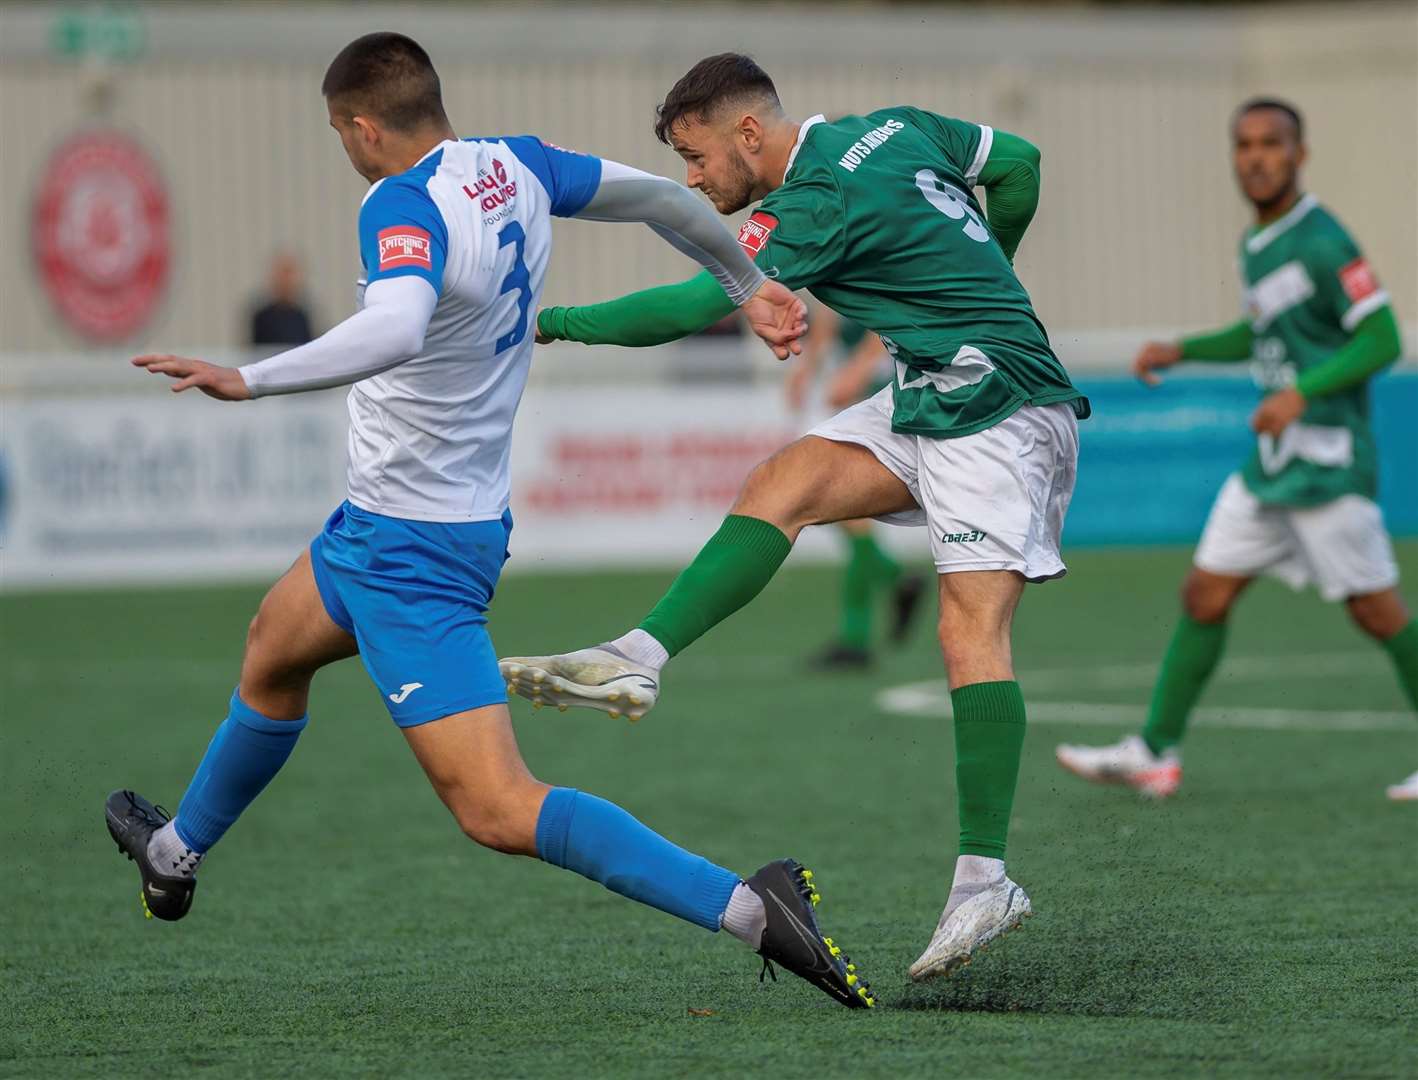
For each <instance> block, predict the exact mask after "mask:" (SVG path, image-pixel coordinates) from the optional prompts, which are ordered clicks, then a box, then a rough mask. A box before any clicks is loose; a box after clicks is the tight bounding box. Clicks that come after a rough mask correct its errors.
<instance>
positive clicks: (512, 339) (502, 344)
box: [494, 221, 532, 355]
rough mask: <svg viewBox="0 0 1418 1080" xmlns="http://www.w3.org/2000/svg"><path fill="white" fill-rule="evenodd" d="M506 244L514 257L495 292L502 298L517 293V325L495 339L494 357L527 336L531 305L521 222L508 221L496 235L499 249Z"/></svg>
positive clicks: (530, 287)
mask: <svg viewBox="0 0 1418 1080" xmlns="http://www.w3.org/2000/svg"><path fill="white" fill-rule="evenodd" d="M508 244H512V245H514V248H515V251H516V257H515V258H514V260H513V262H512V269H511V270H510V271H509V272H508V274H507V276H506V277H505V278H503V279H502V288H500V289H498V290H497V294H498V295H499V296H502V295H505V294H506V293H510V292H513V291H515V292H516V293H517V323H516V325H515V326H513V327H512V329H511V330H509V331H507V333H505V334H503V335H502V336H501V337H500V338H498V339H497V346H496V351H495V352H494V355H496V353H500V352H505V351H506V350H508V349H510V348H512V346H513V345H516V344H517V343H518V342H519V341H521V340H522V339H523V338H524V337H526V336H527V309H528V308H530V307H531V304H532V275H531V274H530V273H528V271H527V264H526V262H524V261H523V254H524V253H525V251H526V249H527V234H526V233H525V232H524V231H523V230H522V223H521V222H519V221H509V222H508V223H507V224H506V225H505V226H503V228H502V231H501V232H499V233H498V234H497V246H498V248H499V249H501V248H505V247H506V246H507V245H508Z"/></svg>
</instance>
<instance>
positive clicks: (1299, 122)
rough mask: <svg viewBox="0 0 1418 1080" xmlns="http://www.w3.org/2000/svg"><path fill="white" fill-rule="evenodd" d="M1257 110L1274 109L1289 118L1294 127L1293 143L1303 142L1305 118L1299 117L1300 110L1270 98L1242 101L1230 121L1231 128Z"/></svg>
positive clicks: (1278, 99)
mask: <svg viewBox="0 0 1418 1080" xmlns="http://www.w3.org/2000/svg"><path fill="white" fill-rule="evenodd" d="M1258 109H1274V110H1275V111H1276V112H1283V113H1284V114H1285V115H1286V116H1288V117H1289V118H1290V122H1291V123H1292V124H1294V125H1295V141H1296V142H1304V141H1305V118H1304V117H1302V116H1301V115H1300V110H1299V109H1297V108H1295V106H1293V105H1291V104H1290V103H1289V102H1288V101H1282V100H1281V99H1280V98H1272V97H1254V98H1251V99H1250V100H1249V101H1243V102H1241V104H1240V107H1239V108H1237V109H1236V112H1235V115H1234V116H1233V117H1232V119H1231V126H1232V127H1235V125H1236V121H1237V120H1239V119H1240V118H1241V117H1243V116H1245V115H1246V114H1247V113H1253V112H1255V111H1257V110H1258Z"/></svg>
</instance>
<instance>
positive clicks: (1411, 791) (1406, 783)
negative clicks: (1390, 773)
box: [1386, 772, 1418, 802]
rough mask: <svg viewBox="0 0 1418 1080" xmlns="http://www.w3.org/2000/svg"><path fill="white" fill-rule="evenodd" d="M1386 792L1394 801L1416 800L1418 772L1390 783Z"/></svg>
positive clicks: (1417, 794) (1417, 798) (1417, 800)
mask: <svg viewBox="0 0 1418 1080" xmlns="http://www.w3.org/2000/svg"><path fill="white" fill-rule="evenodd" d="M1386 794H1387V795H1388V797H1389V798H1390V799H1392V800H1393V801H1394V802H1418V772H1416V773H1414V774H1413V775H1412V776H1410V777H1409V778H1408V779H1407V780H1401V781H1399V782H1398V783H1397V784H1390V785H1389V786H1388V789H1387V791H1386Z"/></svg>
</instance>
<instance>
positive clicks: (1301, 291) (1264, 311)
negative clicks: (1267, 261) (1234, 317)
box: [1246, 259, 1315, 330]
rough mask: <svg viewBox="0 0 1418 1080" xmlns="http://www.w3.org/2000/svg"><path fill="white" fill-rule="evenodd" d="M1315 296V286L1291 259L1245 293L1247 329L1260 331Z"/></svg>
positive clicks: (1300, 266)
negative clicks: (1247, 315) (1248, 320)
mask: <svg viewBox="0 0 1418 1080" xmlns="http://www.w3.org/2000/svg"><path fill="white" fill-rule="evenodd" d="M1314 295H1315V283H1314V281H1312V280H1311V279H1310V274H1309V271H1307V270H1306V269H1305V266H1304V263H1302V262H1300V261H1299V260H1298V259H1292V260H1291V261H1290V262H1288V263H1286V264H1285V265H1284V266H1281V267H1279V268H1278V269H1275V270H1272V271H1271V272H1270V273H1268V274H1266V275H1265V277H1263V278H1261V279H1260V280H1259V281H1257V282H1256V283H1255V284H1254V285H1252V286H1251V287H1250V288H1249V289H1247V290H1246V312H1247V314H1249V316H1250V319H1251V326H1252V327H1254V328H1255V329H1256V330H1263V329H1265V328H1266V327H1267V326H1269V325H1270V324H1271V323H1273V322H1274V321H1275V320H1276V319H1278V318H1279V317H1280V316H1281V315H1283V314H1284V313H1285V312H1287V311H1289V310H1290V309H1291V308H1292V307H1296V306H1297V305H1299V304H1303V303H1304V302H1305V301H1306V300H1308V299H1309V298H1310V297H1312V296H1314Z"/></svg>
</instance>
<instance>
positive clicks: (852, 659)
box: [783, 304, 926, 671]
mask: <svg viewBox="0 0 1418 1080" xmlns="http://www.w3.org/2000/svg"><path fill="white" fill-rule="evenodd" d="M828 361H835V362H836V366H835V369H834V370H833V372H832V374H831V375H830V376H829V377H828V379H827V385H826V388H825V394H824V397H825V399H826V402H827V405H828V406H829V407H830V408H831V409H832V410H833V411H834V412H835V411H837V410H839V409H845V408H847V406H849V405H855V404H856V403H857V402H859V401H863V400H865V399H866V398H869V397H871V396H872V395H873V394H876V393H879V392H880V391H881V390H883V389H884V388H886V387H887V386H890V385H891V357H890V356H889V355H888V354H887V351H886V346H885V345H883V344H882V343H881V338H879V337H877V335H876V334H873V333H872V332H871V331H870V330H868V329H867V328H866V327H865V326H863V325H862V324H861V323H859V322H854V321H852V320H851V319H844V318H842V316H840V315H838V314H837V313H836V312H835V311H833V310H832V309H831V308H829V307H824V306H822V305H821V304H818V305H817V306H816V307H815V308H814V309H813V312H812V318H811V319H810V320H809V322H808V330H807V337H806V339H805V340H804V342H803V351H802V355H801V356H800V357H799V358H798V360H797V362H796V363H795V364H793V368H792V370H791V371H789V372H788V377H787V379H786V380H785V381H784V384H783V390H784V393H785V395H786V397H787V404H788V408H789V409H790V410H791V411H792V412H794V413H801V412H802V411H803V408H804V406H805V405H806V404H807V400H808V391H809V389H810V388H811V387H812V384H813V382H814V381H815V380H816V378H817V376H818V373H819V372H820V371H821V370H822V367H823V364H824V362H828ZM838 528H839V529H840V530H841V531H842V535H843V536H844V537H845V538H846V541H847V564H846V566H844V567H843V568H842V614H841V621H840V623H839V624H838V628H837V636H836V637H835V638H834V639H833V640H832V641H829V642H828V643H827V644H826V645H825V646H823V648H821V649H820V650H819V651H818V652H816V653H814V654H813V656H812V657H811V659H810V660H809V664H810V666H812V667H814V668H816V669H817V670H819V671H860V670H863V669H865V668H868V667H870V666H871V662H872V625H873V623H874V622H875V614H876V610H875V609H876V605H877V603H878V602H879V601H880V599H881V598H882V595H883V594H886V595H887V596H888V597H889V599H890V601H891V627H890V629H889V630H888V631H887V638H888V640H889V641H890V642H891V643H892V644H896V645H899V644H900V643H901V642H903V641H904V640H905V639H906V634H907V633H908V632H909V631H910V629H911V624H912V623H913V622H914V621H915V617H916V614H917V613H918V612H919V611H920V609H921V599H922V597H923V596H924V594H925V588H926V581H925V579H924V578H923V577H922V576H921V575H920V574H908V573H905V572H904V571H903V570H902V568H901V564H900V563H899V562H897V561H896V560H895V559H894V558H893V557H892V556H891V554H890V553H889V552H888V551H887V550H886V549H885V548H883V547H882V546H881V544H880V543H878V542H877V538H876V526H875V525H873V524H872V521H871V519H870V518H857V519H854V520H852V521H842V522H839V523H838Z"/></svg>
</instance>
